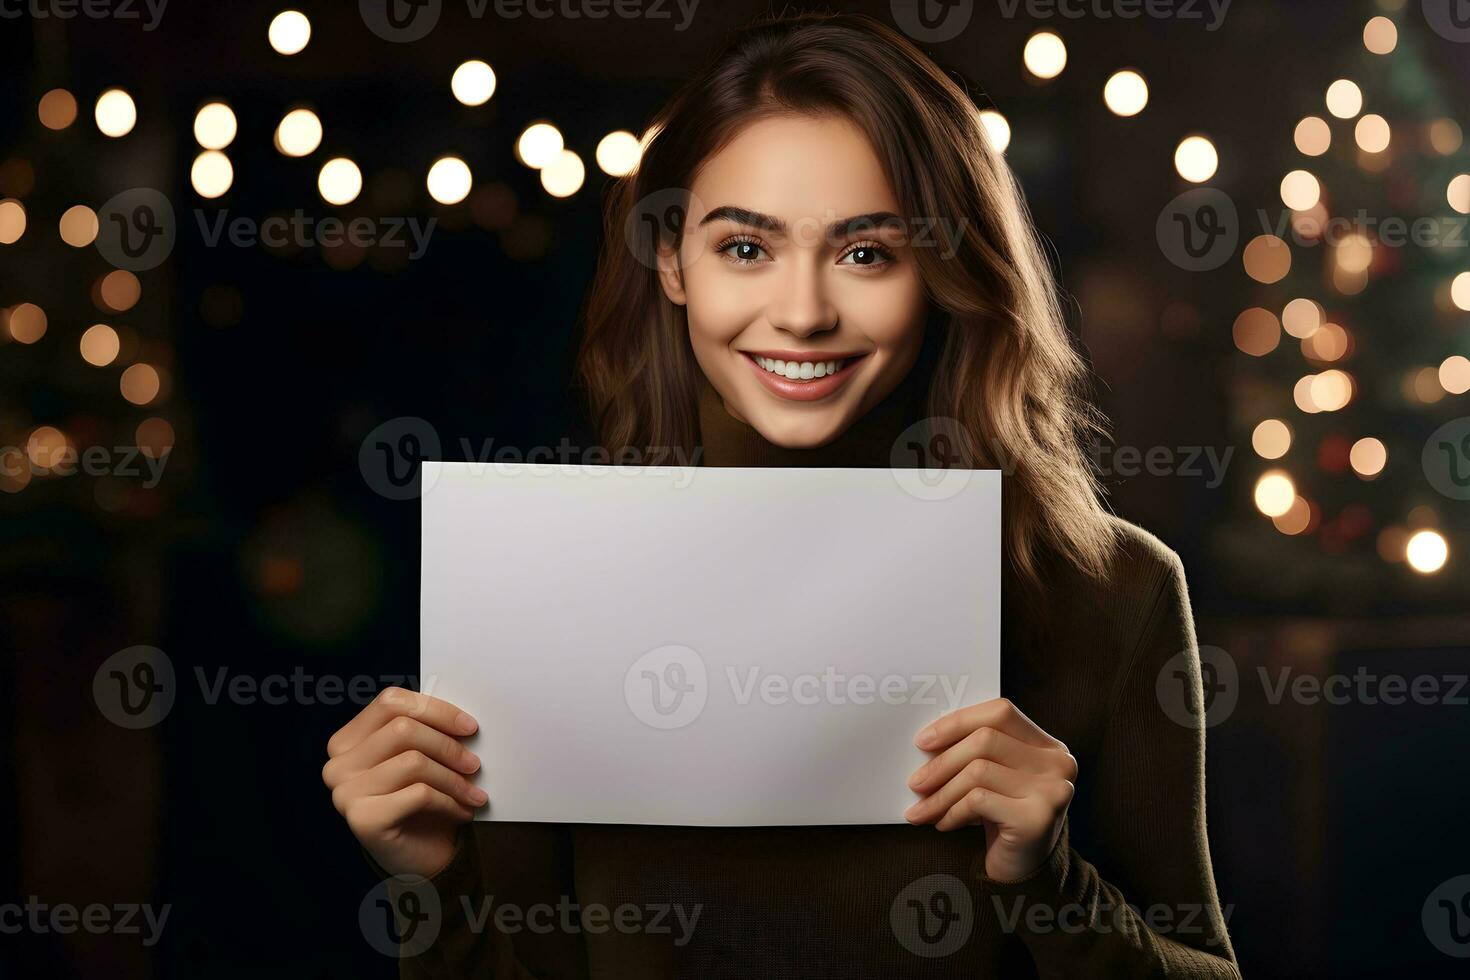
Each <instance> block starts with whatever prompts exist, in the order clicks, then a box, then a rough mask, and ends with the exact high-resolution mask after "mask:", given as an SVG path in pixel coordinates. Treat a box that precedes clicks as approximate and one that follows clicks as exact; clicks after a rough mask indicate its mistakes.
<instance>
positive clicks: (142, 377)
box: [118, 362, 163, 405]
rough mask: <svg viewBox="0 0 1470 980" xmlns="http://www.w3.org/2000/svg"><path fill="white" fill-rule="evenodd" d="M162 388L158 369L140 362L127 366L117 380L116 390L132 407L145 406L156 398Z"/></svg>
mask: <svg viewBox="0 0 1470 980" xmlns="http://www.w3.org/2000/svg"><path fill="white" fill-rule="evenodd" d="M162 387H163V382H162V379H161V378H160V377H159V374H158V369H157V368H155V367H154V366H153V365H151V364H143V363H141V362H139V363H137V364H133V365H131V366H129V367H128V369H127V370H126V371H124V372H123V373H122V377H121V378H119V379H118V389H119V390H120V391H121V392H122V396H123V397H124V398H126V399H127V400H128V401H130V402H132V403H133V404H134V405H147V404H148V403H149V402H151V401H153V399H155V398H157V397H158V392H159V390H160V389H161V388H162Z"/></svg>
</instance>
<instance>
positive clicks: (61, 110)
mask: <svg viewBox="0 0 1470 980" xmlns="http://www.w3.org/2000/svg"><path fill="white" fill-rule="evenodd" d="M36 116H37V117H38V118H39V119H40V120H41V125H42V126H45V127H46V128H47V129H65V128H66V127H68V126H70V125H71V124H72V123H74V122H76V121H77V100H76V96H74V95H72V94H71V93H70V92H68V91H67V90H66V89H64V88H54V89H52V90H51V91H49V92H47V93H46V94H45V95H43V96H41V101H40V102H38V103H36Z"/></svg>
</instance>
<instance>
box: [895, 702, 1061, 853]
mask: <svg viewBox="0 0 1470 980" xmlns="http://www.w3.org/2000/svg"><path fill="white" fill-rule="evenodd" d="M914 744H915V745H917V746H918V747H919V748H921V749H927V750H929V751H934V752H939V755H937V756H935V757H934V758H932V759H930V760H929V761H928V762H926V763H925V764H924V765H922V766H920V767H919V768H918V769H916V770H915V771H914V774H913V775H912V776H910V777H909V788H910V789H912V790H913V791H914V792H916V793H919V794H921V795H922V796H923V797H924V799H922V800H920V801H919V802H917V803H915V804H914V805H913V806H911V807H909V809H908V811H907V812H906V813H905V814H904V817H905V818H906V819H907V820H908V821H909V823H914V824H922V823H933V822H934V821H936V820H937V821H938V822H939V823H938V828H937V829H939V830H954V829H955V828H956V827H964V826H966V825H969V824H976V823H978V824H983V825H984V827H985V873H986V874H987V875H989V876H990V877H991V878H994V879H995V880H997V881H1014V880H1016V879H1018V878H1024V877H1025V876H1026V875H1028V874H1030V873H1031V872H1032V871H1035V870H1036V869H1037V868H1039V867H1040V866H1041V865H1042V864H1043V863H1045V861H1046V858H1047V856H1048V855H1049V854H1050V853H1051V850H1052V848H1053V847H1054V846H1055V845H1056V842H1057V837H1058V836H1060V834H1061V832H1062V820H1063V819H1064V818H1065V817H1066V815H1067V806H1068V805H1069V804H1070V803H1071V802H1072V794H1073V792H1074V791H1075V784H1076V782H1077V760H1076V759H1074V758H1072V756H1071V754H1070V753H1068V752H1067V747H1066V746H1065V745H1063V744H1062V743H1061V742H1058V741H1057V740H1056V739H1054V738H1052V737H1051V736H1050V735H1048V734H1047V733H1046V732H1044V731H1042V730H1041V729H1040V728H1038V727H1037V726H1036V724H1035V722H1033V721H1032V720H1031V719H1030V718H1027V717H1026V716H1025V715H1023V714H1022V713H1021V710H1020V709H1019V708H1017V707H1016V706H1015V705H1013V704H1011V702H1009V701H1007V700H1006V699H1005V698H996V699H995V700H993V701H985V702H983V703H981V704H972V705H970V706H968V707H965V708H960V709H958V710H956V711H951V712H950V713H949V714H947V715H945V716H944V717H942V718H940V719H939V720H938V721H936V722H935V723H934V724H932V725H930V726H929V727H928V728H925V729H924V730H923V731H922V732H920V733H919V734H918V735H917V736H916V737H915V738H914Z"/></svg>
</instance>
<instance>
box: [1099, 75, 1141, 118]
mask: <svg viewBox="0 0 1470 980" xmlns="http://www.w3.org/2000/svg"><path fill="white" fill-rule="evenodd" d="M1103 103H1104V104H1105V105H1106V106H1107V107H1108V109H1110V110H1111V111H1112V112H1113V114H1114V115H1118V116H1124V117H1127V116H1136V115H1138V114H1139V113H1140V112H1142V111H1143V110H1144V107H1145V106H1147V105H1148V82H1146V81H1144V79H1143V76H1142V75H1140V74H1139V73H1138V72H1136V71H1132V70H1126V69H1125V70H1124V71H1120V72H1114V73H1113V76H1112V77H1111V78H1109V79H1108V81H1107V84H1106V85H1104V86H1103Z"/></svg>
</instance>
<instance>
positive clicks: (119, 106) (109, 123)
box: [93, 88, 138, 139]
mask: <svg viewBox="0 0 1470 980" xmlns="http://www.w3.org/2000/svg"><path fill="white" fill-rule="evenodd" d="M93 115H94V118H96V120H97V128H98V129H99V130H101V131H102V135H104V136H111V137H113V138H114V139H116V138H117V137H119V136H126V135H128V133H131V132H132V131H133V127H134V126H135V125H137V122H138V107H137V106H136V105H134V104H133V97H132V96H131V95H129V94H128V93H126V92H124V91H123V90H122V89H120V88H110V89H108V90H107V91H105V92H103V93H102V94H101V95H99V96H97V107H96V110H95V111H94V113H93Z"/></svg>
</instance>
